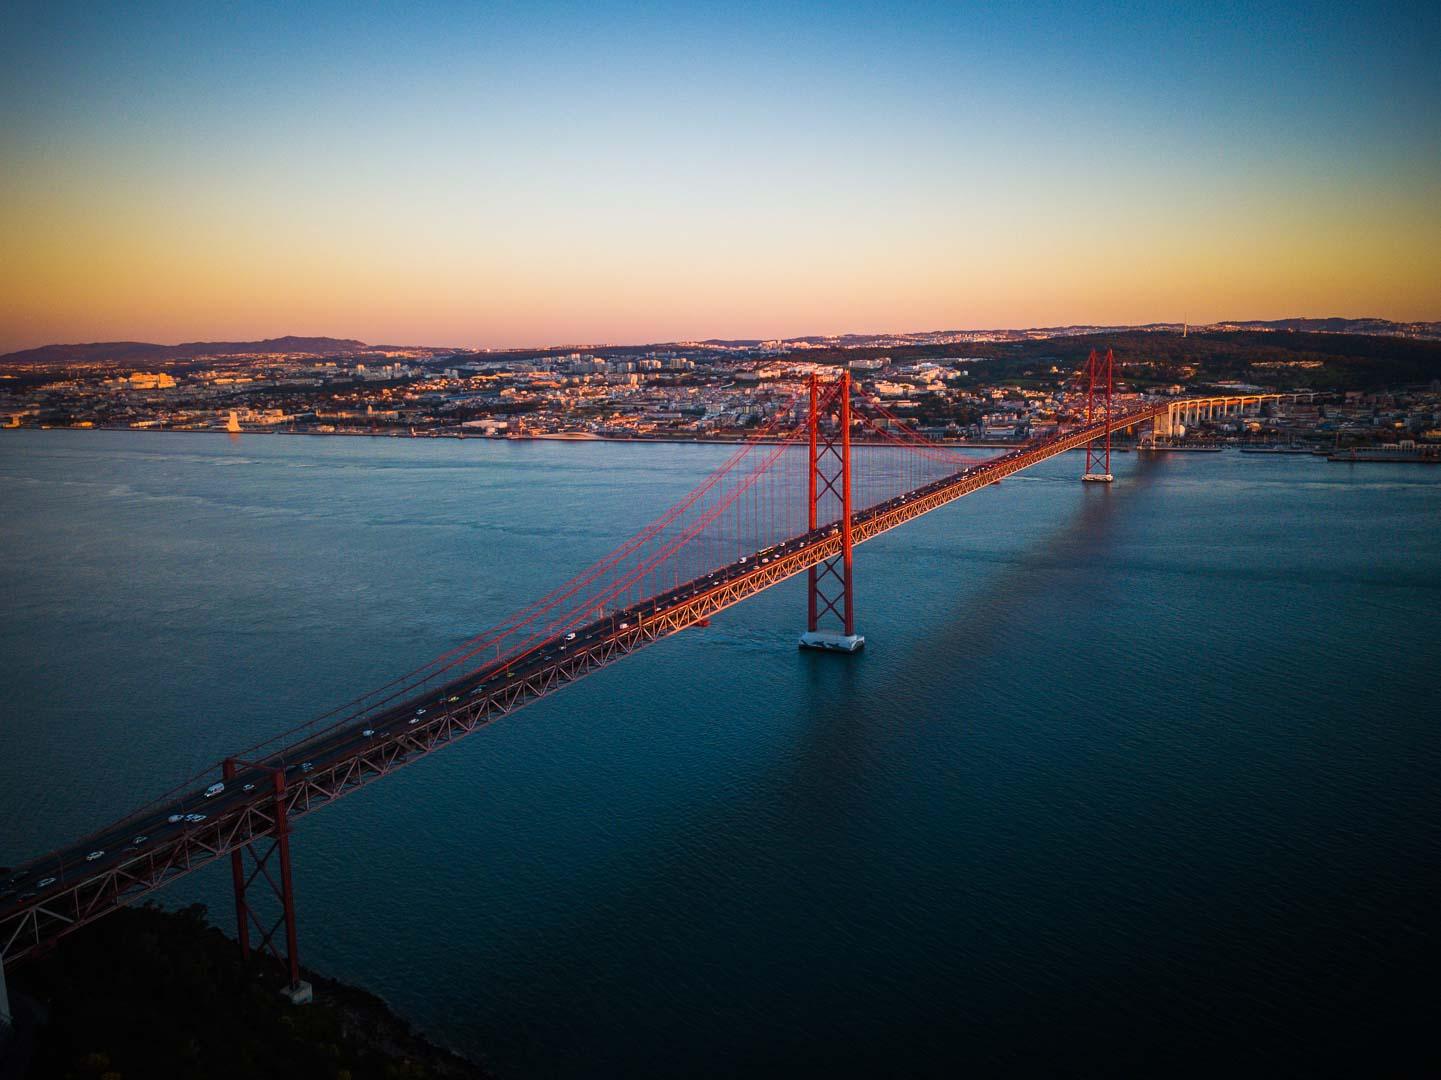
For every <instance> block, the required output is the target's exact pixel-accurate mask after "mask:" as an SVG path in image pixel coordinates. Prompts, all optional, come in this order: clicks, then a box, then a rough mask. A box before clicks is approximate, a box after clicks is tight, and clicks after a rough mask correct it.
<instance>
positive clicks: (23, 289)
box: [0, 0, 1441, 351]
mask: <svg viewBox="0 0 1441 1080" xmlns="http://www.w3.org/2000/svg"><path fill="white" fill-rule="evenodd" d="M1438 56H1441V4H1434V3H1431V4H1395V5H1392V4H1365V3H1357V2H1351V3H1317V4H1284V5H1283V4H1266V3H1255V2H1251V3H1229V2H1225V0H1218V2H1210V3H1206V4H1183V5H1176V4H1170V3H1164V4H1143V3H1112V4H1052V3H1045V2H1043V0H1033V2H1029V3H1017V4H1006V3H990V4H963V3H959V2H952V3H935V4H931V3H907V4H885V3H847V2H843V0H842V2H836V3H827V4H802V3H785V2H781V0H772V2H768V3H756V4H750V3H738V2H730V0H728V2H726V3H708V4H696V5H679V4H650V3H640V2H636V3H631V2H618V0H615V2H613V0H590V2H587V3H576V4H566V3H548V2H545V0H527V2H523V3H515V4H484V3H467V4H458V3H457V4H452V3H415V2H412V3H405V4H384V3H364V2H360V0H352V2H348V3H274V4H272V3H265V2H260V0H251V2H246V3H234V4H229V3H212V4H203V3H194V2H191V3H174V4H163V3H145V2H143V0H142V2H139V3H134V4H125V5H108V6H102V5H94V4H89V3H86V4H70V3H66V2H61V0H47V2H45V3H40V4H33V5H32V4H30V3H28V0H18V2H17V0H11V2H9V3H7V4H5V5H3V6H0V351H5V350H10V349H18V348H25V347H30V346H34V345H38V344H43V343H48V342H76V341H106V340H144V341H159V342H167V343H170V342H178V341H190V340H237V339H251V338H261V337H270V336H276V335H280V334H305V335H321V334H325V335H333V336H338V337H357V338H360V339H362V340H365V341H368V342H371V343H385V344H433V345H465V346H479V347H506V346H517V345H538V344H560V343H602V342H624V343H640V342H655V341H673V340H691V339H700V338H708V337H727V338H755V337H761V338H768V337H779V336H790V335H799V334H827V333H848V332H855V333H866V332H883V331H904V330H932V329H945V328H983V327H1025V326H1049V325H1063V324H1071V323H1099V324H1110V323H1141V322H1151V321H1179V320H1182V319H1189V320H1190V321H1191V322H1207V321H1213V320H1219V319H1241V318H1280V317H1286V316H1299V315H1308V316H1329V315H1346V316H1362V315H1366V316H1380V317H1387V318H1394V319H1401V320H1412V319H1441V62H1438V60H1437V57H1438Z"/></svg>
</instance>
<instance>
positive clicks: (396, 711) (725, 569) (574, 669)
mask: <svg viewBox="0 0 1441 1080" xmlns="http://www.w3.org/2000/svg"><path fill="white" fill-rule="evenodd" d="M1169 407H1170V406H1169V404H1160V405H1155V406H1149V407H1147V408H1144V409H1140V410H1137V411H1135V412H1131V413H1127V414H1126V415H1124V416H1119V417H1115V418H1113V419H1112V420H1111V421H1110V424H1109V427H1110V430H1111V431H1119V430H1123V429H1126V428H1130V427H1133V426H1135V425H1136V424H1138V423H1142V422H1144V421H1146V420H1149V419H1151V418H1153V417H1155V416H1157V415H1159V414H1160V413H1163V412H1165V411H1166V410H1167V408H1169ZM1106 429H1107V424H1106V423H1105V422H1101V423H1095V424H1091V425H1088V426H1084V427H1080V428H1076V429H1073V430H1071V431H1068V432H1064V433H1061V434H1059V435H1056V436H1054V437H1052V438H1050V439H1047V440H1045V441H1043V442H1039V443H1033V444H1030V445H1028V446H1025V447H1022V448H1020V449H1017V450H1015V451H1012V452H1011V453H1008V454H1005V455H1002V456H1000V457H997V458H993V459H991V460H989V461H986V462H983V463H982V464H979V465H975V466H972V467H970V468H967V469H964V470H961V471H959V472H956V473H953V474H951V475H949V476H947V477H944V478H943V479H941V480H937V481H935V482H933V483H930V484H927V485H925V486H923V487H920V488H916V489H915V490H913V491H909V492H907V493H906V494H904V495H901V496H897V497H896V498H893V499H890V500H888V501H886V502H883V503H880V504H877V505H875V506H872V507H868V508H867V509H865V510H864V511H861V512H859V513H856V514H855V515H854V516H853V519H852V521H853V524H852V535H853V540H854V543H857V544H859V543H864V542H865V541H867V540H870V539H872V538H874V537H876V536H879V535H881V534H882V533H885V532H888V531H889V530H891V529H894V528H896V527H897V526H900V525H904V524H905V523H906V522H908V521H911V520H913V519H915V518H917V517H920V516H921V515H922V514H926V513H929V512H930V511H932V510H935V509H937V508H938V507H941V506H944V505H946V504H947V503H950V502H954V501H955V500H956V499H959V498H962V497H963V496H965V495H969V494H970V493H971V492H973V491H978V490H979V489H981V488H983V487H986V486H988V485H989V484H992V483H995V482H996V481H998V480H1001V479H1004V478H1005V477H1007V476H1011V475H1013V474H1014V473H1017V472H1020V471H1021V470H1023V469H1027V468H1029V467H1030V466H1032V465H1035V464H1037V463H1038V462H1041V461H1045V460H1046V459H1047V458H1050V457H1054V456H1055V455H1057V454H1061V453H1065V452H1066V451H1068V450H1073V449H1076V448H1078V447H1081V446H1084V445H1085V444H1086V443H1088V442H1090V441H1092V440H1093V439H1096V438H1098V437H1100V436H1102V435H1104V434H1105V433H1106ZM839 532H840V529H839V526H838V525H837V524H836V523H835V522H830V523H827V524H826V525H825V526H823V527H822V528H819V529H816V530H814V531H813V532H809V533H805V534H803V535H801V536H796V537H793V538H791V539H789V540H786V541H784V542H782V543H780V544H777V545H775V546H774V547H771V548H767V549H765V550H764V551H761V552H757V553H755V554H753V555H750V556H747V557H746V558H743V559H741V560H739V561H737V562H735V563H731V564H729V565H727V566H722V567H718V568H716V569H715V570H714V571H712V572H710V573H708V574H706V575H704V576H702V577H698V578H695V579H693V580H691V581H689V582H686V583H684V584H682V585H680V586H679V587H678V588H675V589H672V590H670V591H668V592H665V593H661V594H659V595H657V596H653V597H650V598H649V599H647V600H645V601H642V602H641V603H639V604H636V605H634V606H633V607H631V608H628V609H626V610H624V611H618V612H614V613H611V614H608V615H606V616H605V617H604V618H602V619H598V620H596V621H595V622H592V623H591V624H589V625H588V626H584V627H580V628H578V629H577V630H575V631H574V632H573V636H572V637H570V638H567V637H566V634H565V633H561V634H557V635H556V636H554V637H552V638H550V639H549V640H547V641H544V642H542V643H540V644H538V645H537V646H535V647H534V648H533V649H531V650H530V651H529V652H528V653H526V654H525V655H524V656H523V657H521V658H519V659H516V658H510V659H507V660H506V661H504V662H502V663H500V664H499V665H497V664H491V665H488V666H482V667H480V668H478V669H476V670H473V671H470V672H468V673H467V674H466V675H464V676H462V677H460V678H457V679H455V680H453V681H451V682H449V683H446V684H445V685H443V686H440V687H437V688H435V689H432V690H430V691H427V692H425V693H423V694H421V695H418V696H415V697H411V698H410V699H408V700H406V701H404V702H401V703H399V704H396V705H394V706H391V707H389V708H387V709H385V710H383V711H378V712H370V713H367V714H363V717H357V718H353V719H348V720H347V721H345V722H343V723H342V724H340V725H337V726H335V727H332V728H330V729H327V730H326V731H323V732H321V733H320V734H318V735H315V736H313V737H310V738H307V739H305V740H303V741H300V742H297V743H294V744H292V745H290V746H287V747H286V748H284V749H283V750H281V751H279V752H277V753H274V754H271V755H269V756H267V757H265V758H264V759H263V760H261V761H259V762H254V763H245V764H243V765H241V766H240V767H239V769H238V771H237V773H236V775H235V776H234V777H233V778H231V779H227V780H226V781H225V785H226V786H225V790H224V791H223V792H222V793H220V794H218V795H214V796H211V797H208V798H207V797H206V794H205V792H204V790H196V791H194V792H191V793H189V794H187V795H185V796H183V797H182V798H179V799H176V800H174V801H172V802H169V803H165V804H163V805H158V806H152V807H149V808H147V809H146V810H145V811H142V812H140V813H137V814H133V815H131V816H130V817H128V818H125V819H123V820H122V821H120V822H117V823H116V824H115V825H113V826H110V827H108V828H106V829H103V830H101V831H100V832H99V833H97V834H95V835H93V836H91V837H88V838H87V839H86V840H85V841H84V842H83V843H80V844H77V845H74V846H72V847H69V848H67V849H65V850H62V851H60V852H56V853H52V854H50V855H47V856H44V857H42V858H40V859H36V860H34V861H32V862H30V863H28V864H26V865H25V866H22V867H20V868H18V869H17V870H15V871H12V872H11V873H10V874H9V875H7V877H6V878H5V879H4V880H0V962H9V961H12V960H15V959H18V958H21V957H24V956H27V955H29V954H30V953H33V952H34V951H36V950H37V949H39V948H41V947H43V946H45V945H48V944H49V943H51V942H53V941H55V940H56V939H58V938H59V937H62V936H63V935H65V934H67V933H69V932H71V931H73V930H75V929H77V928H79V927H80V926H83V925H85V924H86V923H88V922H91V921H93V920H95V919H97V918H99V917H100V916H102V915H104V914H106V913H107V912H109V911H112V910H114V909H115V908H116V907H118V906H120V905H122V904H127V903H130V902H132V901H134V900H135V899H137V898H138V897H141V896H143V895H144V894H146V893H148V892H150V891H151V890H153V889H156V888H159V887H160V886H162V885H164V884H166V883H167V882H169V881H171V880H173V879H174V878H176V877H179V876H181V875H184V874H187V873H189V872H190V871H192V870H195V869H197V868H199V867H201V866H203V865H205V864H206V863H209V862H211V861H213V860H215V859H218V858H220V857H221V856H224V855H226V854H228V853H230V852H231V851H234V850H236V849H237V848H241V847H244V846H245V845H247V844H249V843H251V842H253V841H256V840H260V839H263V838H265V837H268V836H272V835H273V834H274V831H275V817H276V815H275V800H276V798H277V795H276V793H275V783H274V771H275V770H282V771H283V776H284V795H283V798H284V799H285V807H286V813H287V817H288V818H289V819H290V820H293V819H294V818H296V817H297V816H301V815H304V814H307V813H309V812H311V811H312V810H316V809H319V808H320V807H323V806H328V805H329V804H331V803H333V802H335V801H336V800H337V799H339V798H342V797H343V796H345V795H347V794H349V793H350V792H352V791H355V790H356V789H358V788H360V787H362V786H364V785H366V784H369V783H371V782H372V781H375V780H378V779H379V778H381V777H383V776H386V775H387V774H389V773H391V772H394V771H395V770H396V769H398V768H401V767H402V766H404V765H408V764H411V763H412V762H414V761H417V760H419V759H421V758H423V757H425V756H427V755H429V754H431V753H433V752H434V751H436V750H439V749H440V748H442V747H444V746H449V745H450V744H451V743H453V742H455V741H456V740H457V739H460V738H463V737H464V736H466V735H468V734H470V733H471V732H473V731H475V730H476V729H477V728H479V727H482V726H484V725H486V724H488V723H490V722H491V721H493V720H496V719H498V718H499V717H502V716H506V715H509V714H510V713H512V712H515V711H516V710H517V709H519V708H522V707H524V706H525V705H528V704H529V703H531V702H533V701H536V700H537V699H539V698H542V697H544V696H546V695H548V694H551V693H554V692H555V691H556V690H558V689H560V688H561V687H563V686H565V685H567V684H568V683H571V682H574V681H575V680H576V679H579V678H581V677H583V676H585V675H588V674H590V673H591V672H592V671H595V670H597V669H599V668H602V667H605V666H607V665H609V664H611V663H614V662H615V661H616V660H619V659H620V658H622V657H624V656H627V655H629V654H630V653H632V652H634V651H635V650H637V649H639V648H642V647H644V646H646V645H649V644H650V643H651V642H654V641H658V640H660V639H661V638H663V637H668V636H669V635H671V634H674V633H677V632H679V631H681V630H684V629H686V628H687V627H689V626H693V625H695V624H696V623H697V622H700V621H702V620H704V619H708V618H710V617H711V616H713V615H715V614H717V613H719V612H721V611H724V610H725V609H726V608H728V607H731V606H732V605H734V604H738V603H740V602H741V601H742V600H745V599H747V598H748V597H751V596H754V595H755V594H756V593H758V592H761V591H762V590H764V589H768V588H770V587H771V586H772V585H775V584H778V583H779V582H781V581H784V580H786V579H787V578H790V577H793V576H794V575H796V574H799V573H801V572H802V571H804V570H807V569H808V568H810V567H812V566H815V565H816V564H818V563H821V562H823V561H825V560H827V559H830V558H833V557H835V556H836V555H838V554H840V550H841V538H840V535H839ZM367 731H370V732H372V734H370V735H367V734H365V732H367ZM185 814H203V815H204V820H203V821H199V822H187V821H185V820H184V819H183V815H185ZM177 817H180V820H172V819H173V818H177ZM92 852H99V853H100V854H98V855H94V856H93V857H92V855H91V853H92Z"/></svg>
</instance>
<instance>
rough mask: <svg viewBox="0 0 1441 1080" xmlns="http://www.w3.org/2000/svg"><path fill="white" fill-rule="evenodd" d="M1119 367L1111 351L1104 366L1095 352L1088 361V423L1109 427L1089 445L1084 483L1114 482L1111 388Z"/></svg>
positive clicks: (1107, 354)
mask: <svg viewBox="0 0 1441 1080" xmlns="http://www.w3.org/2000/svg"><path fill="white" fill-rule="evenodd" d="M1115 364H1116V357H1115V354H1114V353H1112V351H1111V350H1110V349H1107V350H1106V359H1105V361H1104V362H1102V360H1101V358H1100V357H1099V356H1097V355H1096V350H1095V349H1092V350H1091V355H1090V358H1089V359H1087V361H1086V376H1085V377H1086V423H1087V425H1090V424H1095V423H1098V422H1100V421H1102V420H1104V421H1105V424H1106V433H1105V436H1104V438H1096V439H1093V440H1092V441H1091V442H1088V443H1087V444H1086V471H1085V472H1083V473H1082V474H1081V479H1082V480H1089V481H1091V482H1092V483H1098V484H1109V483H1110V482H1111V481H1112V480H1113V479H1114V477H1112V476H1111V387H1112V383H1113V378H1112V372H1113V370H1114V368H1115Z"/></svg>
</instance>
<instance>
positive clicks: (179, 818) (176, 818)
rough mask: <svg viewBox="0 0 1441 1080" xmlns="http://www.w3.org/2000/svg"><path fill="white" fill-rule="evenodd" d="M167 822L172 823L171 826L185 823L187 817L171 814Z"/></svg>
mask: <svg viewBox="0 0 1441 1080" xmlns="http://www.w3.org/2000/svg"><path fill="white" fill-rule="evenodd" d="M165 820H166V821H168V822H170V824H172V825H174V824H175V823H176V822H177V821H184V820H185V815H184V814H171V815H170V816H169V817H168V818H166V819H165Z"/></svg>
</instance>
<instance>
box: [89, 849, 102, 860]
mask: <svg viewBox="0 0 1441 1080" xmlns="http://www.w3.org/2000/svg"><path fill="white" fill-rule="evenodd" d="M104 854H105V849H104V848H97V849H96V850H95V851H92V852H91V853H90V854H89V855H87V856H85V861H86V862H94V861H95V860H96V859H98V858H100V856H102V855H104Z"/></svg>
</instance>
